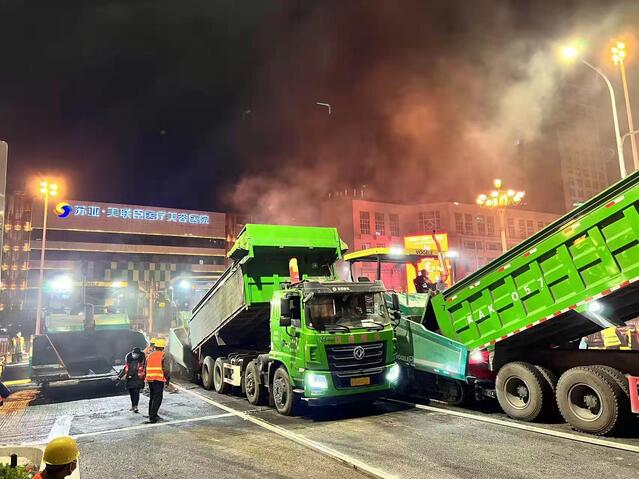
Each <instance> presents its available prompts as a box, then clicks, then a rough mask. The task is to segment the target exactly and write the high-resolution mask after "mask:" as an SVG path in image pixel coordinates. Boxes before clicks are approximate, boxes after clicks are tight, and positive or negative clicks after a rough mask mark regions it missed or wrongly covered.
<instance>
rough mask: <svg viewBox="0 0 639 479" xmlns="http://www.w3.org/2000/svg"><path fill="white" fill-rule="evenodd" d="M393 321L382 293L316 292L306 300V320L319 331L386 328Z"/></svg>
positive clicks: (309, 325)
mask: <svg viewBox="0 0 639 479" xmlns="http://www.w3.org/2000/svg"><path fill="white" fill-rule="evenodd" d="M390 322H391V321H390V316H389V314H388V310H387V309H386V303H385V302H384V298H383V296H382V294H381V293H344V294H316V295H313V297H312V298H311V299H310V300H309V301H308V302H307V303H306V323H307V325H308V327H309V328H313V329H317V330H344V331H348V330H351V329H355V328H368V329H383V328H384V327H385V326H387V325H389V324H390Z"/></svg>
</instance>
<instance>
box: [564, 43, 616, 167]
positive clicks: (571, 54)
mask: <svg viewBox="0 0 639 479" xmlns="http://www.w3.org/2000/svg"><path fill="white" fill-rule="evenodd" d="M561 55H562V56H563V57H564V59H566V60H570V61H572V60H574V59H576V58H578V57H579V50H578V49H577V47H575V46H566V47H564V48H562V50H561ZM579 60H580V61H581V63H583V64H584V65H586V66H587V67H588V68H590V69H591V70H594V72H595V73H596V74H597V75H599V76H600V77H601V79H602V80H603V81H604V82H605V83H606V86H607V87H608V92H609V93H610V104H611V107H612V121H613V123H614V126H615V139H616V141H617V157H618V159H619V174H620V176H621V178H622V179H623V178H625V177H626V175H627V172H626V162H625V160H624V157H623V142H622V141H621V134H620V133H619V117H618V116H617V101H616V100H615V90H614V89H613V88H612V83H610V80H609V79H608V77H607V76H606V75H605V74H604V72H602V71H601V70H600V69H599V68H597V67H596V66H594V65H593V64H591V63H589V62H587V61H586V60H584V59H583V58H579Z"/></svg>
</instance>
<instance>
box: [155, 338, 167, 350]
mask: <svg viewBox="0 0 639 479" xmlns="http://www.w3.org/2000/svg"><path fill="white" fill-rule="evenodd" d="M155 347H156V348H166V339H162V338H158V339H156V340H155Z"/></svg>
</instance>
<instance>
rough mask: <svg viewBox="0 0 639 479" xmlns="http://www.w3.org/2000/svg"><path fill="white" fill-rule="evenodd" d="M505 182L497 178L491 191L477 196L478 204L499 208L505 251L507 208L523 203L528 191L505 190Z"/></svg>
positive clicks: (501, 234) (504, 248) (505, 248)
mask: <svg viewBox="0 0 639 479" xmlns="http://www.w3.org/2000/svg"><path fill="white" fill-rule="evenodd" d="M502 184H503V182H502V181H501V180H500V179H498V178H496V179H495V180H493V186H494V187H495V189H494V190H492V191H491V192H490V193H488V194H486V193H482V194H480V195H479V196H477V204H478V205H479V206H481V207H482V208H493V209H495V210H497V214H498V215H499V228H500V232H499V233H500V236H501V250H502V251H503V252H504V253H505V252H506V251H508V244H507V243H506V208H509V207H513V206H518V205H520V204H521V202H522V200H523V199H524V196H526V192H524V191H515V190H511V189H508V190H503V189H502Z"/></svg>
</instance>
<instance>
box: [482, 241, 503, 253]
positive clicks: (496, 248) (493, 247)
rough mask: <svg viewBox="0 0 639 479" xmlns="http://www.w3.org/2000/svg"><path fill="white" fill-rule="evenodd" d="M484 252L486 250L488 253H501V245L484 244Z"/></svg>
mask: <svg viewBox="0 0 639 479" xmlns="http://www.w3.org/2000/svg"><path fill="white" fill-rule="evenodd" d="M486 250H488V251H501V244H500V243H493V242H487V243H486Z"/></svg>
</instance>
